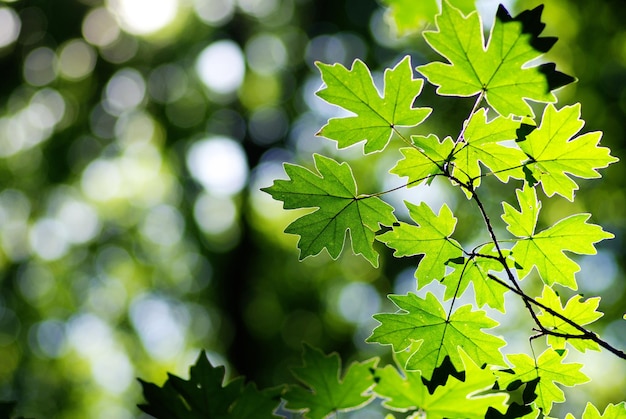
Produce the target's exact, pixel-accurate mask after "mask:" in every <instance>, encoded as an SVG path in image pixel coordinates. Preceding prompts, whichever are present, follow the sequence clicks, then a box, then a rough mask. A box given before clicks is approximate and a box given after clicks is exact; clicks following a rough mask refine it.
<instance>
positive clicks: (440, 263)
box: [378, 201, 463, 289]
mask: <svg viewBox="0 0 626 419" xmlns="http://www.w3.org/2000/svg"><path fill="white" fill-rule="evenodd" d="M405 204H406V206H407V208H408V209H409V215H410V216H411V218H412V219H413V220H414V221H415V222H416V223H418V224H419V225H417V226H415V225H411V224H407V223H399V225H396V226H394V227H393V229H392V230H391V231H388V232H386V233H384V234H381V235H380V236H378V240H380V241H381V242H383V243H385V244H386V245H387V246H389V247H390V248H392V249H395V252H394V256H398V257H400V256H412V255H422V254H423V255H424V257H423V258H422V260H420V262H419V265H418V266H417V270H416V271H415V277H416V278H417V283H418V289H419V288H421V287H423V286H424V285H426V284H428V283H429V282H431V281H432V280H433V279H436V280H441V279H442V278H443V277H444V275H445V273H446V265H447V264H448V263H449V261H451V260H452V259H456V258H458V257H461V256H462V255H463V251H462V250H461V246H460V245H459V244H458V243H457V242H456V240H454V239H451V238H450V235H451V234H452V233H453V232H454V227H455V226H456V218H454V216H453V215H452V211H451V210H450V208H449V207H448V206H447V205H446V204H444V205H443V206H442V207H441V210H439V215H435V213H434V212H433V210H432V209H430V207H429V206H428V205H427V204H426V203H424V202H422V203H420V204H419V205H415V204H412V203H410V202H406V201H405Z"/></svg>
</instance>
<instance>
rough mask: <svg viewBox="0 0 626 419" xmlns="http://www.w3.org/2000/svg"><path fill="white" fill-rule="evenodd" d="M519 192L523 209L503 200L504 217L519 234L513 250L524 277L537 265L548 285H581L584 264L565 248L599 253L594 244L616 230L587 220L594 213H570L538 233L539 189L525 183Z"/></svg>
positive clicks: (511, 230)
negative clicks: (579, 263) (578, 262)
mask: <svg viewBox="0 0 626 419" xmlns="http://www.w3.org/2000/svg"><path fill="white" fill-rule="evenodd" d="M516 194H517V200H518V202H519V205H520V210H519V211H518V210H517V209H515V208H513V206H511V205H510V204H508V203H507V202H503V203H502V206H503V208H504V214H503V215H502V219H503V220H504V221H505V222H506V223H507V229H508V230H509V231H510V232H511V233H513V234H514V235H515V236H517V237H518V238H519V240H518V241H517V243H516V244H515V245H514V246H513V248H512V249H511V253H512V256H513V259H515V262H516V263H517V265H519V268H518V274H519V277H520V279H523V278H524V277H526V276H527V275H528V274H529V273H530V271H531V270H532V268H533V266H534V267H536V268H537V271H538V272H539V275H540V276H541V279H542V280H543V282H545V283H546V284H547V285H549V286H551V285H553V284H555V283H556V284H561V285H563V286H566V287H569V288H571V289H577V287H578V286H577V284H576V278H575V273H576V272H578V271H579V270H580V266H578V264H577V263H576V262H574V261H573V260H572V259H571V258H570V257H568V256H566V255H565V253H564V252H565V251H568V252H574V253H577V254H581V255H594V254H596V253H597V252H596V248H595V246H594V244H595V243H597V242H599V241H601V240H604V239H609V238H612V237H614V236H613V234H611V233H607V232H606V231H604V230H602V228H601V227H600V226H597V225H595V224H589V223H587V221H588V220H589V217H590V216H591V215H590V214H575V215H572V216H569V217H567V218H564V219H562V220H560V221H558V222H557V223H555V224H554V225H553V226H551V227H549V228H547V229H545V230H543V231H540V232H538V233H537V232H535V228H536V224H537V217H538V213H539V208H540V204H539V201H538V200H537V194H536V192H535V189H534V188H532V187H530V186H528V185H525V186H524V189H522V190H520V189H518V190H517V191H516Z"/></svg>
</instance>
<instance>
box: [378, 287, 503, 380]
mask: <svg viewBox="0 0 626 419" xmlns="http://www.w3.org/2000/svg"><path fill="white" fill-rule="evenodd" d="M389 299H390V300H391V301H393V303H394V304H395V305H396V306H397V307H398V308H399V309H400V311H399V312H397V313H393V314H376V315H374V319H376V320H377V321H378V322H380V325H379V326H377V327H376V329H374V332H373V333H372V335H371V336H370V337H369V338H367V341H368V342H378V343H380V344H382V345H392V347H393V350H394V351H395V352H400V351H403V350H405V349H406V348H408V347H410V346H411V345H412V344H413V342H421V344H420V345H419V347H418V348H417V349H416V350H415V351H414V352H413V353H412V354H411V356H410V357H409V358H408V360H407V363H406V366H405V368H406V369H407V370H420V371H421V372H422V375H423V376H424V377H425V378H426V379H427V380H430V379H431V378H432V374H433V371H434V369H435V368H436V367H438V366H439V365H441V363H442V362H443V360H444V358H445V357H446V356H448V357H450V361H451V362H452V364H453V365H454V367H455V368H456V369H458V370H461V369H462V368H464V365H463V361H462V358H461V355H460V354H459V348H462V349H463V351H465V353H467V355H469V357H470V358H471V359H472V360H473V361H474V362H475V363H477V364H480V365H482V364H484V363H487V364H492V365H502V363H503V362H504V359H503V357H502V354H501V353H500V348H501V347H502V346H504V345H505V342H504V340H502V339H500V338H499V337H496V336H493V335H490V334H488V333H485V332H483V329H491V328H493V327H495V326H497V325H498V322H496V321H495V320H493V319H491V318H489V317H487V315H486V313H485V312H484V311H482V310H476V311H472V307H471V305H464V306H462V307H459V308H458V309H457V310H456V311H455V312H454V313H452V315H451V316H450V318H449V319H448V316H447V314H446V312H445V311H444V309H443V306H442V305H441V303H440V302H439V301H438V300H437V297H435V296H434V295H433V294H431V293H427V294H426V298H424V299H422V298H420V297H419V296H417V295H415V294H412V293H409V294H407V295H389Z"/></svg>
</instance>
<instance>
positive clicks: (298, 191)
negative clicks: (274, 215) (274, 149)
mask: <svg viewBox="0 0 626 419" xmlns="http://www.w3.org/2000/svg"><path fill="white" fill-rule="evenodd" d="M313 157H314V160H315V167H316V169H317V171H318V173H314V172H312V171H310V170H308V169H305V168H304V167H301V166H297V165H292V164H285V172H286V173H287V175H288V176H289V180H276V181H275V182H274V184H273V185H272V186H271V187H269V188H263V189H262V190H263V191H265V192H267V193H269V194H270V195H272V197H273V198H274V199H276V200H279V201H283V203H284V205H283V207H284V208H285V209H296V208H317V210H316V211H314V212H312V213H309V214H306V215H304V216H302V217H300V218H298V219H297V220H295V221H294V222H293V223H291V224H290V225H289V226H287V228H286V229H285V232H286V233H290V234H297V235H299V236H300V240H299V241H298V247H299V248H300V259H304V258H306V257H307V256H312V255H317V254H318V253H319V252H321V251H322V249H324V248H326V249H327V250H328V253H329V254H330V256H331V257H332V258H334V259H336V258H337V257H338V256H339V254H340V253H341V250H342V249H343V246H344V240H345V236H346V231H349V234H350V238H351V239H352V249H353V251H354V252H355V253H357V254H362V255H363V256H364V257H365V259H367V260H368V261H369V262H370V263H371V264H372V265H374V266H378V253H377V252H376V251H375V250H374V248H373V243H374V235H375V232H376V231H377V230H378V229H379V224H383V225H387V226H390V225H392V224H393V223H394V222H395V221H396V218H395V217H394V215H393V207H392V206H390V205H389V204H386V203H385V202H383V201H382V200H381V199H380V198H378V197H374V196H359V195H358V194H357V187H356V183H355V180H354V176H353V174H352V169H351V168H350V166H349V165H348V164H347V163H345V162H344V163H341V164H340V163H338V162H336V161H335V160H333V159H331V158H328V157H324V156H321V155H319V154H314V156H313Z"/></svg>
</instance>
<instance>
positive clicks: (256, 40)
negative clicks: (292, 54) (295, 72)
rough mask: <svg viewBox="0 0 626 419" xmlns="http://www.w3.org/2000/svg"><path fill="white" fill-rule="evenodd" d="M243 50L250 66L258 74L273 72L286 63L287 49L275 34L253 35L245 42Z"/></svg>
mask: <svg viewBox="0 0 626 419" xmlns="http://www.w3.org/2000/svg"><path fill="white" fill-rule="evenodd" d="M245 50H246V58H247V60H248V64H249V65H250V68H252V69H253V70H254V71H256V72H257V73H259V74H263V75H269V74H273V73H275V72H277V71H278V70H280V69H281V68H282V67H284V66H285V65H286V64H287V49H286V47H285V44H284V43H283V41H282V40H281V39H280V38H279V37H278V36H276V35H272V34H267V33H262V34H258V35H255V36H253V37H252V38H250V40H249V41H248V42H247V43H246V48H245Z"/></svg>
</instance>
